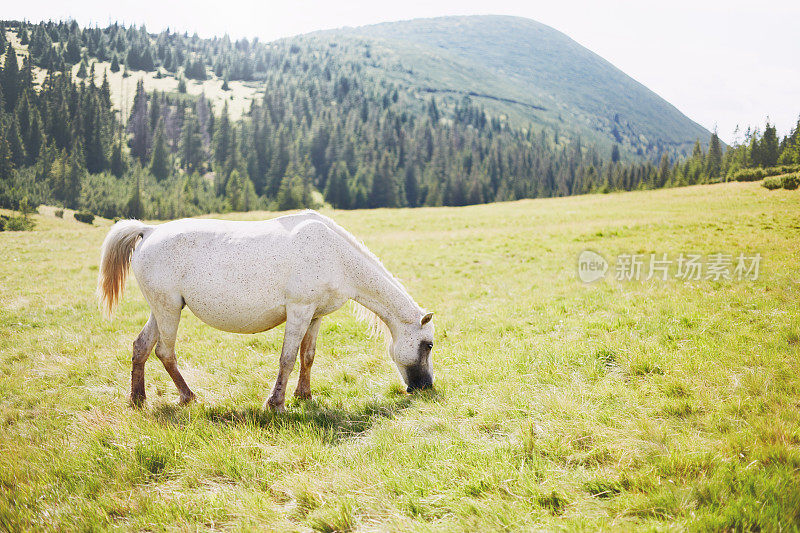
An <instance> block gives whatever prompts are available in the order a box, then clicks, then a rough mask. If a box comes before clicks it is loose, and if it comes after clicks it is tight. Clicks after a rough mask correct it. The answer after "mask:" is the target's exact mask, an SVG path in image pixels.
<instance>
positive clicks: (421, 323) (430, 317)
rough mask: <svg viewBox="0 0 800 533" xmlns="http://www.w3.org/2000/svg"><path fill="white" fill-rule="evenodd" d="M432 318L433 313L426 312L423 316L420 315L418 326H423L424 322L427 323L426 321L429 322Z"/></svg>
mask: <svg viewBox="0 0 800 533" xmlns="http://www.w3.org/2000/svg"><path fill="white" fill-rule="evenodd" d="M432 318H433V313H428V314H427V315H425V316H424V317H422V318H421V319H420V321H419V325H420V326H424V325H425V324H427V323H428V322H430V321H431V319H432Z"/></svg>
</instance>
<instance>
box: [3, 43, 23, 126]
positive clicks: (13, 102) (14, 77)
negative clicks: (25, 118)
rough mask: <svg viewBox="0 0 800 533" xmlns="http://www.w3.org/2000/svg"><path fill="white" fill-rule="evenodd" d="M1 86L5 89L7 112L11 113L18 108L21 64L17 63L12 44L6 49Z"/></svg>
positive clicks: (4, 96)
mask: <svg viewBox="0 0 800 533" xmlns="http://www.w3.org/2000/svg"><path fill="white" fill-rule="evenodd" d="M0 86H2V88H3V98H5V108H6V112H8V113H10V112H11V111H13V110H14V108H15V107H16V106H17V98H18V97H19V90H20V87H19V64H18V63H17V53H16V52H15V51H14V47H13V46H12V45H11V43H8V48H7V49H6V60H5V64H4V66H3V70H2V72H0Z"/></svg>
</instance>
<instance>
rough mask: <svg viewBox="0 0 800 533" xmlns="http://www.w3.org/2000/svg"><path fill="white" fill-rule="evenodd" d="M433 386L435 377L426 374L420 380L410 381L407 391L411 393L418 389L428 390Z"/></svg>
mask: <svg viewBox="0 0 800 533" xmlns="http://www.w3.org/2000/svg"><path fill="white" fill-rule="evenodd" d="M432 388H433V379H432V378H431V377H430V376H425V377H423V378H421V379H419V380H416V381H413V382H410V383H409V384H408V388H407V389H406V392H408V393H409V394H410V393H412V392H415V391H418V390H426V389H432Z"/></svg>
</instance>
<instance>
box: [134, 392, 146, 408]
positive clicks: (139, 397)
mask: <svg viewBox="0 0 800 533" xmlns="http://www.w3.org/2000/svg"><path fill="white" fill-rule="evenodd" d="M145 400H147V397H145V395H144V394H131V397H130V404H131V407H133V408H135V409H141V408H142V407H144V403H145Z"/></svg>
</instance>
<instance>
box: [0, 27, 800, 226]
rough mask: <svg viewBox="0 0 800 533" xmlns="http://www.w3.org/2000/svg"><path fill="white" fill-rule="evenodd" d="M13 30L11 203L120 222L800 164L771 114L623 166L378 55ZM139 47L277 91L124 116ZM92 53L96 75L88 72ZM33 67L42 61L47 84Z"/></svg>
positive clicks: (139, 109)
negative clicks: (734, 133) (377, 71)
mask: <svg viewBox="0 0 800 533" xmlns="http://www.w3.org/2000/svg"><path fill="white" fill-rule="evenodd" d="M14 24H16V26H14V27H15V28H16V30H17V36H18V37H19V39H20V42H21V43H23V44H25V42H27V46H28V51H29V55H27V56H24V59H23V60H22V64H21V65H20V64H19V58H18V56H17V54H16V53H15V51H14V49H13V46H12V44H11V43H10V42H8V40H7V39H6V38H5V35H4V33H5V32H0V35H2V41H3V42H0V44H1V45H2V46H3V49H4V50H5V55H4V58H3V63H2V68H1V69H0V101H2V105H0V124H1V125H2V130H1V131H0V205H2V206H4V207H17V206H19V205H20V203H21V202H23V201H27V202H30V203H31V204H39V203H52V204H57V205H61V206H64V207H69V208H75V209H79V208H80V209H87V210H90V211H92V212H94V213H96V214H98V215H101V216H105V217H116V216H132V217H147V218H175V217H181V216H191V215H196V214H200V213H207V212H218V211H225V210H237V211H246V210H252V209H293V208H298V207H308V206H314V205H316V204H318V203H319V202H321V201H323V200H324V201H326V202H328V203H329V204H331V205H332V206H333V207H335V208H340V209H356V208H374V207H403V206H409V207H416V206H438V205H466V204H475V203H485V202H494V201H505V200H515V199H519V198H536V197H551V196H565V195H572V194H584V193H591V192H609V191H614V190H632V189H641V188H656V187H666V186H680V185H690V184H695V183H703V182H705V181H708V180H709V179H710V178H714V177H719V176H725V175H728V174H730V173H731V172H733V171H735V170H736V169H738V168H743V167H747V166H753V165H756V166H758V165H762V166H763V165H768V164H770V163H772V162H773V161H774V162H777V161H784V160H785V161H787V162H796V163H800V159H798V156H799V155H800V153H798V131H797V129H795V131H794V132H792V133H791V134H790V135H789V136H787V137H786V138H785V139H783V140H778V139H777V135H776V132H775V130H774V126H770V125H769V124H768V125H767V127H766V128H765V131H764V133H763V134H761V133H760V132H759V131H749V132H748V134H747V137H746V142H745V143H742V144H737V145H735V146H734V147H732V148H731V149H728V150H727V151H725V150H723V145H722V144H721V143H720V141H719V138H718V137H717V136H716V134H714V135H713V136H712V138H711V139H710V142H709V144H708V147H709V148H708V151H707V152H706V151H705V150H704V148H703V146H702V145H701V144H700V142H699V141H698V143H696V145H695V149H694V152H693V154H692V155H691V156H690V157H688V158H685V159H681V160H676V161H670V159H669V156H668V155H667V154H666V153H665V154H664V155H663V156H662V157H661V159H660V160H659V161H657V162H652V161H646V160H638V161H623V160H621V159H620V156H619V149H618V147H617V146H614V148H613V149H612V151H611V153H610V154H608V156H607V157H604V156H603V155H601V154H599V153H598V151H597V150H596V149H595V148H594V147H593V146H585V145H584V144H583V143H582V142H581V139H579V138H575V139H570V140H566V139H563V138H559V136H558V134H557V133H556V132H548V131H546V130H542V129H540V130H535V129H534V128H533V127H528V128H516V127H512V126H511V125H510V124H509V123H508V122H506V121H504V120H503V119H502V117H497V116H491V115H490V114H488V113H487V112H486V110H485V109H484V108H482V107H481V106H478V105H476V104H474V103H473V102H472V101H471V100H470V99H469V98H468V97H464V98H463V99H461V100H459V101H455V102H443V101H441V100H437V99H436V98H435V97H434V96H433V95H424V96H420V95H419V94H417V93H415V92H414V91H412V90H411V89H408V88H406V87H402V86H399V85H397V84H392V83H389V82H387V81H386V80H379V81H376V80H372V79H370V78H369V76H367V75H365V74H364V65H363V62H359V61H355V60H352V61H351V60H342V59H340V58H341V57H343V56H341V55H334V54H319V53H316V51H310V50H303V49H302V48H301V47H300V46H299V45H297V44H296V43H292V42H289V41H279V42H277V43H274V44H273V45H272V46H271V47H269V48H267V47H264V46H253V45H252V44H251V43H249V42H246V41H245V42H242V41H237V42H236V43H230V42H229V41H227V42H226V41H225V39H207V40H202V39H199V38H196V37H188V36H186V35H180V34H175V33H169V32H162V33H161V34H159V35H156V36H154V35H150V34H148V33H147V32H146V31H145V30H144V28H134V27H129V28H125V27H122V26H119V25H116V24H115V25H112V26H109V27H108V28H105V29H102V30H101V29H98V28H87V29H83V30H81V29H80V28H79V27H78V26H77V24H75V23H74V22H71V23H67V22H60V23H52V22H50V23H41V24H37V25H29V24H25V23H14ZM23 41H24V42H23ZM137 43H138V44H137ZM44 44H46V45H47V46H44ZM258 50H265V51H266V52H264V53H262V52H256V51H258ZM132 51H133V52H132ZM123 55H124V58H125V59H124V63H123V64H124V65H125V68H129V69H131V70H147V68H149V66H150V62H151V61H153V63H154V65H156V64H157V65H158V67H157V68H162V67H163V65H164V63H165V61H166V59H168V58H169V59H170V61H171V63H170V64H172V65H173V66H174V65H175V64H176V62H177V64H182V65H183V66H180V67H176V71H177V72H179V75H184V76H189V75H191V76H196V77H200V75H201V74H200V71H201V70H202V71H203V73H204V75H218V74H217V73H216V67H214V68H213V74H212V73H209V72H207V70H212V67H210V66H208V67H207V66H204V65H216V64H225V65H228V66H226V67H224V68H223V71H224V72H223V75H225V76H230V77H233V75H232V74H231V73H232V72H234V71H236V72H239V70H237V69H239V68H244V67H241V66H239V67H236V68H233V67H232V66H230V65H232V63H230V62H233V63H236V62H237V61H239V60H242V58H246V60H247V61H248V62H252V63H253V64H252V67H253V70H252V72H258V73H260V74H259V76H260V77H261V83H262V84H263V88H264V94H263V97H260V98H258V99H256V100H254V101H253V103H252V105H251V107H250V109H249V111H248V112H247V113H246V114H245V115H244V116H243V117H241V119H238V120H232V119H231V116H230V113H229V112H228V108H227V104H223V105H222V107H221V108H219V109H214V107H213V106H212V105H211V103H210V102H209V100H208V99H207V98H206V97H205V96H204V95H202V94H201V95H200V96H197V97H193V96H190V95H187V94H185V93H181V92H175V93H161V92H147V91H146V90H145V88H144V84H143V83H142V82H141V81H140V82H139V83H138V84H137V89H136V93H135V96H134V100H133V105H132V107H131V110H130V114H129V115H128V116H125V117H119V116H118V114H117V110H115V109H114V108H113V106H112V103H111V94H110V88H109V84H108V79H107V73H106V72H105V71H104V72H102V73H101V72H96V70H95V66H96V63H95V61H94V60H102V59H105V60H108V59H109V58H111V59H112V63H111V66H112V68H113V66H114V63H113V59H117V63H118V64H119V63H120V60H119V58H120V57H122V56H123ZM344 57H347V56H344ZM187 58H188V62H187ZM197 61H200V62H202V63H203V65H194V64H193V63H194V62H197ZM78 62H80V63H82V64H85V67H86V68H85V70H86V76H85V77H84V78H79V79H73V77H72V76H71V74H70V68H71V66H72V65H74V64H78ZM226 62H227V63H226ZM34 66H37V69H43V70H41V72H42V73H44V79H43V81H42V82H41V83H36V81H35V80H36V76H35V72H34ZM191 69H195V70H196V72H194V74H190V73H189V71H190V70H191ZM226 69H227V70H226ZM245 70H247V69H245ZM239 75H240V74H236V76H239Z"/></svg>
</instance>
